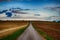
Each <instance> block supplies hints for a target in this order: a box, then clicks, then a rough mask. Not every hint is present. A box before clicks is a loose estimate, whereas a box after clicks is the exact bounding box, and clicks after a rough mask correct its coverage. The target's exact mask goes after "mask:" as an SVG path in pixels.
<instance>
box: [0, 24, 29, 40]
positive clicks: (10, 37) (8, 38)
mask: <svg viewBox="0 0 60 40" xmlns="http://www.w3.org/2000/svg"><path fill="white" fill-rule="evenodd" d="M28 25H29V24H28ZM28 25H27V27H28ZM27 27H24V28H21V29H19V30H17V31H16V32H14V33H13V34H11V35H8V36H6V37H3V38H2V39H0V40H16V38H17V37H18V36H20V35H21V34H22V33H23V32H24V30H25V29H26V28H27Z"/></svg>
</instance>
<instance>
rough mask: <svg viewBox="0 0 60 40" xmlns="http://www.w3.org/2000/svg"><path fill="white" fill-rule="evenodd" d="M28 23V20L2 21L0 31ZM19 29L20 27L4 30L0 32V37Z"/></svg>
mask: <svg viewBox="0 0 60 40" xmlns="http://www.w3.org/2000/svg"><path fill="white" fill-rule="evenodd" d="M27 24H28V22H27V21H0V31H2V30H5V29H10V28H16V27H21V26H24V25H27ZM18 29H20V28H16V29H14V30H8V31H6V32H2V33H0V38H2V37H5V36H7V35H10V34H12V33H14V32H16V31H17V30H18Z"/></svg>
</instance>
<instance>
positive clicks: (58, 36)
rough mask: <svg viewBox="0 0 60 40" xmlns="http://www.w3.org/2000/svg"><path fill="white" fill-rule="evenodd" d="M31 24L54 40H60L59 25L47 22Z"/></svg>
mask: <svg viewBox="0 0 60 40" xmlns="http://www.w3.org/2000/svg"><path fill="white" fill-rule="evenodd" d="M32 23H33V25H34V26H35V27H36V28H38V29H41V30H42V31H44V32H45V33H46V34H48V35H49V36H51V37H53V38H54V39H55V40H60V23H56V22H47V21H36V22H32Z"/></svg>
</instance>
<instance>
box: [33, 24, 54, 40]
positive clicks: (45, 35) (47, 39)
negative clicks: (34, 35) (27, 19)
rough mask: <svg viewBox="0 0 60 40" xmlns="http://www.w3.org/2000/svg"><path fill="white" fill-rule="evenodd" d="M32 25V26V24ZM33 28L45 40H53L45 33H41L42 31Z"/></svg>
mask: <svg viewBox="0 0 60 40" xmlns="http://www.w3.org/2000/svg"><path fill="white" fill-rule="evenodd" d="M32 25H33V24H32ZM33 27H34V28H35V29H36V31H37V32H38V33H39V34H41V35H42V36H43V37H44V38H46V40H54V39H53V38H52V37H50V36H49V35H47V34H46V33H45V32H43V31H42V30H40V29H39V28H36V27H35V26H34V25H33Z"/></svg>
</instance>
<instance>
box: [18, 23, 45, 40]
mask: <svg viewBox="0 0 60 40" xmlns="http://www.w3.org/2000/svg"><path fill="white" fill-rule="evenodd" d="M17 40H44V39H43V38H42V36H40V35H39V34H38V33H37V31H36V30H35V29H34V28H33V27H32V24H31V23H30V25H29V27H28V28H27V29H26V30H25V32H24V33H23V34H22V35H21V36H19V37H18V38H17Z"/></svg>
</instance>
